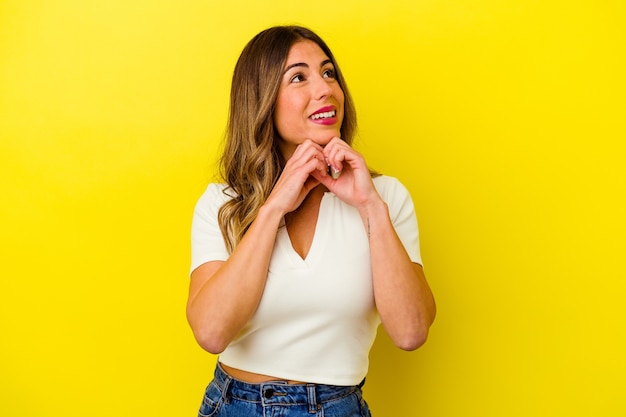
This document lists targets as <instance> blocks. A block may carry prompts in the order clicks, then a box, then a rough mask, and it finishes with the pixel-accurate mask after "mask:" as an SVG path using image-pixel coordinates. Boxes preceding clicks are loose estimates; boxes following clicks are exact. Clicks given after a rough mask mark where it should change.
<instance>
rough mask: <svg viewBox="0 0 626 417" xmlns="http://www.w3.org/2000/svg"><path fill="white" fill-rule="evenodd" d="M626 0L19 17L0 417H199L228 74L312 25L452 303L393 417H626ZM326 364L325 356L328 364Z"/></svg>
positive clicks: (174, 5)
mask: <svg viewBox="0 0 626 417" xmlns="http://www.w3.org/2000/svg"><path fill="white" fill-rule="evenodd" d="M625 17H626V12H625V6H624V2H623V1H621V0H615V1H610V0H607V1H602V0H598V1H580V0H573V1H545V0H516V1H499V0H452V1H447V2H442V1H435V0H418V1H411V0H404V1H403V0H388V1H382V2H380V1H376V2H374V1H359V0H352V1H345V2H340V3H338V4H336V3H334V2H330V3H328V2H291V1H282V0H281V1H274V2H271V3H269V4H267V3H265V2H259V1H254V0H249V1H242V2H237V1H230V2H228V1H226V2H212V1H208V0H189V1H174V0H158V1H155V0H133V1H126V0H108V1H95V0H75V1H72V0H56V1H44V0H40V1H37V0H0V181H1V183H0V184H1V188H0V196H1V199H2V200H1V204H0V276H1V280H0V338H1V339H0V416H3V417H4V416H6V417H21V416H40V415H45V416H51V417H73V416H83V415H90V416H103V417H104V416H106V417H111V416H115V417H124V416H139V415H152V416H167V417H169V416H172V417H174V416H181V417H183V416H192V415H195V413H196V410H197V407H198V405H199V402H200V400H201V396H202V393H203V390H204V386H205V385H206V383H207V382H208V381H209V379H210V377H211V375H210V373H211V371H212V368H213V364H214V360H215V358H214V357H213V356H211V355H209V354H208V353H204V352H203V351H202V350H201V349H200V348H199V347H197V346H196V344H195V342H194V340H193V338H192V335H191V332H190V330H189V329H188V327H187V324H186V321H185V317H184V305H185V299H186V289H187V273H188V263H189V252H190V251H189V228H190V220H191V212H192V208H193V205H194V204H195V201H196V199H197V198H198V197H199V195H200V193H201V192H202V191H203V189H204V187H205V186H206V184H207V183H208V182H209V181H210V180H211V179H212V178H213V175H214V173H215V170H214V167H215V157H216V154H217V153H216V150H217V149H218V148H219V146H220V140H221V137H222V134H223V131H224V126H225V121H226V115H227V104H228V88H229V81H230V76H231V73H232V69H233V66H234V64H235V60H236V58H237V56H238V54H239V52H240V51H241V49H242V48H243V46H244V44H245V43H246V42H247V41H248V40H249V39H250V38H251V37H252V36H253V35H254V34H256V33H257V32H258V31H260V30H261V29H264V28H266V27H267V26H270V25H273V24H283V23H300V24H304V25H307V26H310V27H312V28H313V29H315V30H316V31H318V32H319V33H320V34H321V35H322V37H323V38H325V39H326V40H327V42H328V43H329V44H330V46H331V48H333V49H334V51H335V53H336V55H337V57H338V59H339V62H340V64H341V65H342V68H343V70H344V72H345V75H346V77H347V79H348V83H349V86H350V88H351V91H352V92H353V95H354V97H355V100H356V103H357V109H358V112H359V118H360V119H359V120H360V127H361V129H360V137H359V140H358V143H357V147H358V148H359V149H360V150H361V151H362V152H363V153H364V154H365V155H366V157H367V159H368V162H369V164H370V165H371V166H372V167H373V168H375V169H377V170H379V171H382V172H384V173H386V174H389V175H394V176H397V177H399V178H400V179H401V180H402V181H403V182H404V183H405V184H406V185H407V186H408V187H409V189H410V191H411V193H412V195H413V197H414V200H415V204H416V208H417V214H418V217H419V220H420V225H421V236H422V245H423V257H424V260H425V264H426V271H427V276H428V278H429V281H430V283H431V285H432V288H433V291H434V293H435V295H436V298H437V301H438V307H439V315H438V317H437V320H436V323H435V325H434V327H433V328H432V332H431V337H430V340H429V341H428V343H427V344H426V345H425V346H424V347H423V348H421V349H420V350H418V351H417V352H412V353H405V352H401V351H398V350H396V349H394V348H393V347H392V346H391V345H390V343H389V341H388V339H386V337H385V336H384V335H382V334H381V335H380V337H379V339H378V341H377V343H376V345H375V346H374V349H373V351H372V355H371V358H372V366H371V372H370V375H369V377H368V383H367V386H366V396H367V398H368V399H369V402H370V405H371V408H372V410H373V411H374V413H375V416H378V417H384V416H433V417H434V416H443V417H452V416H481V417H485V416H592V415H593V416H603V417H608V416H625V415H626V395H624V392H625V389H626V312H625V311H626V309H625V307H624V303H625V302H624V300H625V299H626V284H625V281H626V276H625V275H626V274H624V268H623V260H624V249H625V247H626V245H625V244H624V236H625V234H626V227H625V225H626V224H625V220H624V213H625V207H624V203H623V199H624V194H625V191H626V190H625V183H626V173H625V168H624V165H626V163H625V162H626V147H625V144H624V141H625V138H626V129H625V126H624V125H625V122H624V120H625V105H624V97H625V95H626V94H625V93H626V88H625V83H624V74H625V68H624V63H625V60H624V41H625V40H626V33H625V29H624V27H625V26H626V19H625ZM321 354H323V353H321Z"/></svg>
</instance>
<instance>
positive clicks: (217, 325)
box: [187, 141, 327, 353]
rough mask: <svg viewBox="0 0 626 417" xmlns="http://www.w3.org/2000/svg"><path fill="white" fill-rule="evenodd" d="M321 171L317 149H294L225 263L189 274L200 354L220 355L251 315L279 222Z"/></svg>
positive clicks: (313, 146) (189, 314)
mask: <svg viewBox="0 0 626 417" xmlns="http://www.w3.org/2000/svg"><path fill="white" fill-rule="evenodd" d="M326 168H327V166H326V164H325V163H324V157H323V155H322V148H321V147H320V146H319V145H316V144H314V143H313V142H311V141H307V142H306V143H304V144H302V145H300V146H299V147H298V149H297V150H296V151H295V152H294V154H293V156H292V157H291V158H290V159H289V161H287V163H286V164H285V168H284V170H283V172H282V174H281V176H280V178H279V179H278V181H277V183H276V185H275V186H274V188H273V189H272V192H271V194H270V196H269V198H268V199H267V201H266V202H265V204H264V205H263V206H262V207H261V208H260V210H259V214H258V215H257V217H256V219H255V220H254V222H252V224H251V225H250V228H249V229H248V231H247V232H246V234H245V235H244V237H243V239H242V240H241V241H240V242H239V244H238V245H237V246H236V247H235V249H234V250H233V252H232V253H231V254H230V256H229V257H228V259H227V260H226V261H213V262H207V263H205V264H203V265H200V266H199V267H198V268H196V269H195V270H194V271H193V272H192V274H191V282H190V286H189V298H188V302H187V320H188V321H189V324H190V326H191V328H192V330H193V333H194V336H195V338H196V340H197V341H198V343H199V344H200V346H202V347H203V348H204V349H205V350H207V351H209V352H211V353H221V352H222V351H223V350H224V349H225V348H226V346H228V344H229V343H230V342H231V341H232V340H233V339H234V338H235V336H236V335H237V333H239V331H240V330H241V329H242V328H243V326H244V325H245V324H246V323H247V322H248V321H249V320H250V318H251V317H252V315H253V314H254V312H255V311H256V309H257V307H258V305H259V302H260V300H261V296H262V295H263V290H264V289H265V282H266V279H267V273H268V270H269V263H270V259H271V257H272V250H273V248H274V242H275V240H276V233H277V231H278V227H279V225H280V222H281V219H282V218H283V217H284V215H285V214H286V213H288V212H291V211H293V210H295V209H296V208H297V207H298V206H299V205H300V204H301V203H302V201H303V200H304V198H305V197H306V195H307V194H308V193H309V191H310V190H311V189H313V188H314V187H315V186H317V185H318V184H319V183H318V181H317V180H315V179H314V178H312V177H311V176H310V174H311V172H312V171H316V170H317V171H322V172H321V175H326V174H325V172H326Z"/></svg>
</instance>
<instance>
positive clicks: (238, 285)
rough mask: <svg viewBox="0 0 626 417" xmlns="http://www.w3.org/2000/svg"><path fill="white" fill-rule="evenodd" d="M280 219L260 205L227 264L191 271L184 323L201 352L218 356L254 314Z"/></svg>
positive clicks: (207, 265)
mask: <svg viewBox="0 0 626 417" xmlns="http://www.w3.org/2000/svg"><path fill="white" fill-rule="evenodd" d="M281 218H282V214H281V213H280V212H278V211H276V210H272V209H271V208H269V207H267V206H263V207H261V209H260V211H259V214H258V216H257V218H256V220H255V221H254V222H253V223H252V224H251V225H250V228H249V229H248V231H247V232H246V234H245V235H244V237H243V239H242V240H241V242H239V244H238V245H237V247H236V248H235V250H234V251H233V253H232V254H231V255H230V257H229V258H228V260H227V261H225V262H209V263H207V264H204V265H201V266H200V267H198V268H197V269H196V270H195V271H193V273H192V275H191V284H190V291H189V301H188V304H187V320H188V321H189V324H190V325H191V328H192V330H193V332H194V335H195V337H196V339H197V341H198V343H199V344H200V345H201V346H202V347H203V348H204V349H205V350H207V351H209V352H211V353H221V352H222V351H223V350H224V349H225V348H226V346H228V344H229V343H230V342H231V341H232V340H233V338H234V337H235V336H236V335H237V333H238V332H239V331H240V330H241V329H242V328H243V326H244V325H245V324H246V323H247V322H248V321H249V320H250V318H251V317H252V315H253V314H254V312H255V311H256V309H257V307H258V305H259V302H260V300H261V296H262V294H263V290H264V288H265V282H266V279H267V273H268V269H269V262H270V258H271V256H272V250H273V248H274V242H275V240H276V233H277V230H278V227H279V225H280V220H281Z"/></svg>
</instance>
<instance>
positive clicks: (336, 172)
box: [328, 166, 341, 180]
mask: <svg viewBox="0 0 626 417" xmlns="http://www.w3.org/2000/svg"><path fill="white" fill-rule="evenodd" d="M328 169H329V171H330V176H331V177H333V179H334V180H336V179H337V178H339V176H340V175H341V171H339V170H338V169H336V168H335V167H333V166H329V167H328Z"/></svg>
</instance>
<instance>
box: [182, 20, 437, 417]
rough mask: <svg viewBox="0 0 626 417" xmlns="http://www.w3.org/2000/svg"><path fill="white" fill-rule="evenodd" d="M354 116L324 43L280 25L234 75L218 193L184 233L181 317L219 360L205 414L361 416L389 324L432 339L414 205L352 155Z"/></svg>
mask: <svg viewBox="0 0 626 417" xmlns="http://www.w3.org/2000/svg"><path fill="white" fill-rule="evenodd" d="M355 130H356V113H355V109H354V104H353V102H352V99H351V97H350V94H349V93H348V89H347V87H346V83H345V81H344V79H343V76H342V74H341V71H340V70H339V67H338V65H337V62H336V61H335V58H334V57H333V54H332V53H331V51H330V49H329V48H328V46H327V45H326V44H325V43H324V42H323V41H322V39H320V38H319V37H318V36H317V35H316V34H315V33H313V32H312V31H310V30H308V29H306V28H303V27H297V26H279V27H273V28H270V29H267V30H265V31H263V32H261V33H259V34H258V35H257V36H255V37H254V38H253V39H252V40H251V41H250V42H249V43H248V44H247V46H246V47H245V48H244V50H243V52H242V54H241V56H240V57H239V60H238V62H237V65H236V67H235V71H234V75H233V80H232V90H231V102H230V118H229V124H228V133H227V141H226V146H225V150H224V154H223V156H222V159H221V163H222V173H223V180H224V183H222V184H210V185H209V186H208V188H207V190H206V191H205V193H204V194H203V195H202V196H201V198H200V199H199V201H198V203H197V206H196V209H195V212H194V218H193V225H192V265H191V283H190V290H189V300H188V305H187V317H188V320H189V323H190V325H191V328H192V330H193V332H194V335H195V337H196V339H197V341H198V343H199V344H200V345H201V346H202V347H203V348H204V349H206V350H207V351H209V352H211V353H214V354H219V359H218V364H217V367H216V370H215V376H214V379H213V381H212V382H211V383H210V384H209V386H208V387H207V390H206V393H205V396H204V401H203V403H202V406H201V408H200V412H199V415H200V416H220V417H225V416H268V415H280V416H310V415H312V414H315V413H317V414H318V415H324V416H325V417H335V416H336V417H339V416H341V417H348V416H369V415H370V413H369V410H368V408H367V404H366V403H365V401H364V400H363V398H362V393H361V387H362V385H363V382H364V378H365V375H366V373H367V369H368V354H369V350H370V348H371V346H372V344H373V341H374V338H375V336H376V330H377V327H378V325H379V324H380V323H381V322H382V324H383V326H384V327H385V330H386V331H387V333H388V334H389V335H390V337H391V338H392V340H393V341H394V343H395V344H396V345H397V346H398V347H399V348H401V349H405V350H413V349H416V348H418V347H419V346H420V345H422V344H423V343H424V342H425V341H426V337H427V335H428V329H429V327H430V325H431V323H432V322H433V320H434V317H435V303H434V299H433V296H432V294H431V291H430V289H429V287H428V284H427V282H426V279H425V277H424V273H423V271H422V266H421V258H420V252H419V241H418V228H417V221H416V218H415V212H414V208H413V203H412V201H411V197H410V195H409V194H408V192H407V190H406V189H405V188H404V187H403V186H402V184H401V183H400V182H399V181H398V180H396V179H394V178H391V177H387V176H382V175H373V174H372V173H371V172H370V170H369V169H368V167H367V165H366V163H365V160H364V159H363V157H362V156H361V155H360V154H359V153H357V152H356V151H355V150H354V149H352V147H351V146H350V145H351V143H352V139H353V136H354V133H355Z"/></svg>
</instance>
